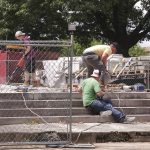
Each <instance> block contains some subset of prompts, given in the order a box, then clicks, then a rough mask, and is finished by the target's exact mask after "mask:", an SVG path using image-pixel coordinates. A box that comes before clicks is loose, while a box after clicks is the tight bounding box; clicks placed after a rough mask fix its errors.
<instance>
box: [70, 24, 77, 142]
mask: <svg viewBox="0 0 150 150" xmlns="http://www.w3.org/2000/svg"><path fill="white" fill-rule="evenodd" d="M68 30H69V31H70V35H71V47H70V65H69V66H70V70H69V78H70V80H69V82H70V124H69V126H70V128H69V142H70V143H71V142H72V63H73V49H74V31H75V30H76V28H75V25H74V24H69V25H68Z"/></svg>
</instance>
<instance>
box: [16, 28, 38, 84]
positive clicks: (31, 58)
mask: <svg viewBox="0 0 150 150" xmlns="http://www.w3.org/2000/svg"><path fill="white" fill-rule="evenodd" d="M15 37H16V39H18V40H20V41H23V43H24V44H25V50H24V54H23V58H24V60H25V70H24V86H29V85H30V82H31V81H32V85H33V86H36V84H37V83H36V75H35V52H34V50H33V49H32V47H31V46H30V45H28V44H30V36H28V35H26V34H25V33H23V32H22V31H17V32H16V33H15ZM30 79H31V80H30Z"/></svg>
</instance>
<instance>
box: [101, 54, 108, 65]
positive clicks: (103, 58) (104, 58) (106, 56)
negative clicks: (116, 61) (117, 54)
mask: <svg viewBox="0 0 150 150" xmlns="http://www.w3.org/2000/svg"><path fill="white" fill-rule="evenodd" d="M107 58H108V54H107V53H103V54H102V56H101V60H102V62H103V64H104V65H105V66H106V64H107Z"/></svg>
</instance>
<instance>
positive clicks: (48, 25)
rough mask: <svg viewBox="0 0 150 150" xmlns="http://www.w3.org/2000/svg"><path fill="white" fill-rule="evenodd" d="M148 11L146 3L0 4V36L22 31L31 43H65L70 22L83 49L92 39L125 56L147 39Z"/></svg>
mask: <svg viewBox="0 0 150 150" xmlns="http://www.w3.org/2000/svg"><path fill="white" fill-rule="evenodd" d="M137 3H140V6H138V5H137ZM136 5H137V6H136ZM149 8H150V3H149V0H84V1H83V0H21V1H20V0H1V1H0V18H1V19H0V36H1V39H14V33H15V32H16V31H17V30H22V31H23V32H26V33H29V34H32V39H49V40H52V39H66V38H67V37H68V31H67V28H68V23H69V22H74V23H76V25H77V30H76V32H75V40H76V42H78V43H80V44H81V45H84V47H88V46H90V43H91V41H92V40H93V39H96V40H102V41H104V42H107V43H108V42H111V41H116V42H118V43H119V45H120V49H119V52H118V53H121V54H123V55H124V56H129V55H128V50H129V49H130V48H131V47H132V46H134V45H135V44H136V43H137V42H138V41H140V40H143V39H146V38H147V39H149V38H150V9H149Z"/></svg>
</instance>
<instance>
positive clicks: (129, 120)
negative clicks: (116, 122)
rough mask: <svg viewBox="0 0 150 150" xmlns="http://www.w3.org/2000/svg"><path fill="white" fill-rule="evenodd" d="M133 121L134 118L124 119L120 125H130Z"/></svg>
mask: <svg viewBox="0 0 150 150" xmlns="http://www.w3.org/2000/svg"><path fill="white" fill-rule="evenodd" d="M134 120H135V117H125V119H124V120H123V122H122V123H127V124H128V123H132V122H133V121H134Z"/></svg>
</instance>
